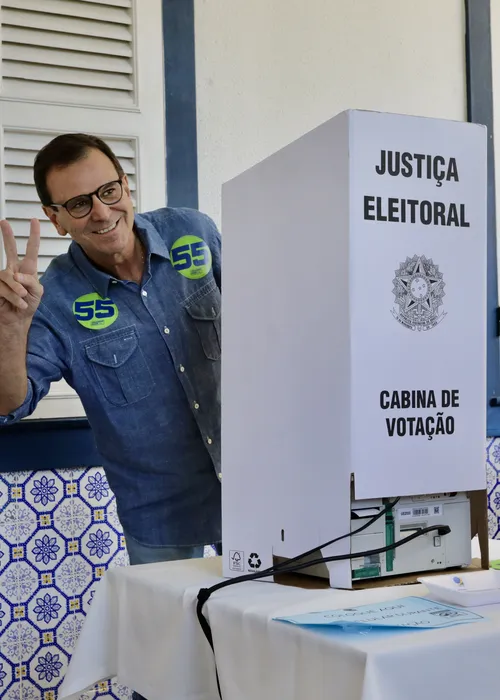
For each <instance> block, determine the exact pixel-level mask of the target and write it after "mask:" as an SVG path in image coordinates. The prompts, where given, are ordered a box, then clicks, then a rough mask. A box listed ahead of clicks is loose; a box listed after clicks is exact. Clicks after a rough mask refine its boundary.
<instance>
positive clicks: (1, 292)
mask: <svg viewBox="0 0 500 700" xmlns="http://www.w3.org/2000/svg"><path fill="white" fill-rule="evenodd" d="M3 299H5V301H8V302H9V303H10V304H12V306H14V307H15V308H16V309H20V310H21V311H25V310H26V309H27V308H28V304H27V303H26V301H25V300H24V299H23V298H22V297H20V296H19V294H16V293H15V292H14V291H13V290H12V289H11V288H10V287H8V286H7V285H6V284H4V283H3V282H0V301H1V300H3Z"/></svg>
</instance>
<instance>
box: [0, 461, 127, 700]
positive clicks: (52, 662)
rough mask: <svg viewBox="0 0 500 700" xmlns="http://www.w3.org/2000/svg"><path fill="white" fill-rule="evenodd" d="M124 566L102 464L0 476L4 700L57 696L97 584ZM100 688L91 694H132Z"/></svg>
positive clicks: (0, 682) (0, 691) (0, 679)
mask: <svg viewBox="0 0 500 700" xmlns="http://www.w3.org/2000/svg"><path fill="white" fill-rule="evenodd" d="M127 563H128V559H127V554H126V549H125V544H124V541H123V535H122V530H121V526H120V522H119V520H118V517H117V515H116V505H115V500H114V496H113V494H112V492H111V490H110V488H109V486H108V484H107V481H106V477H105V476H104V472H103V470H102V469H89V470H85V469H71V470H56V471H51V472H16V473H13V474H2V475H0V697H1V698H2V700H4V698H5V700H21V698H22V700H57V692H58V688H59V686H60V684H61V683H62V680H63V677H64V673H65V671H66V668H67V666H68V663H69V659H70V657H71V653H72V651H73V648H74V646H75V643H76V640H77V639H78V635H79V633H80V630H81V628H82V625H83V620H84V617H85V614H86V612H87V611H88V609H89V607H90V605H91V602H92V597H93V594H94V592H95V587H96V586H97V585H98V582H99V580H100V578H101V577H102V576H103V575H104V572H105V570H106V568H107V567H108V566H117V565H126V564H127ZM101 685H102V687H99V688H97V689H96V690H95V691H94V692H93V693H91V695H90V697H92V698H94V697H99V698H104V697H106V698H108V697H110V698H119V699H120V700H125V698H127V699H128V697H129V691H128V690H127V689H125V688H121V687H120V686H118V685H116V684H113V683H111V682H109V683H106V684H101Z"/></svg>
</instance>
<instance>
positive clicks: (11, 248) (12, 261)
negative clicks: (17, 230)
mask: <svg viewBox="0 0 500 700" xmlns="http://www.w3.org/2000/svg"><path fill="white" fill-rule="evenodd" d="M0 228H1V229H2V238H3V247H4V249H5V256H6V261H5V263H6V265H5V266H6V267H7V268H8V269H9V270H14V269H16V268H17V266H18V264H19V258H18V255H17V246H16V239H15V238H14V233H13V231H12V228H11V225H10V224H9V222H8V221H5V220H3V221H0Z"/></svg>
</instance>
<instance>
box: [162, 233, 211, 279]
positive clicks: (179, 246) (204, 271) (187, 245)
mask: <svg viewBox="0 0 500 700" xmlns="http://www.w3.org/2000/svg"><path fill="white" fill-rule="evenodd" d="M170 259H171V261H172V266H173V267H174V269H175V270H177V272H180V274H181V275H183V276H184V277H187V278H188V279H192V280H197V279H201V278H202V277H205V276H206V275H208V273H209V272H210V270H211V268H212V253H211V252H210V248H209V247H208V245H207V244H206V243H205V241H204V240H203V239H202V238H198V236H182V237H181V238H178V239H177V240H176V241H175V243H174V244H173V246H172V248H171V250H170Z"/></svg>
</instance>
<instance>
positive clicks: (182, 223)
mask: <svg viewBox="0 0 500 700" xmlns="http://www.w3.org/2000/svg"><path fill="white" fill-rule="evenodd" d="M135 229H136V232H137V234H138V235H139V236H140V237H141V239H142V241H143V242H144V244H145V247H146V251H147V257H146V265H145V271H144V276H143V279H142V283H141V284H140V285H138V284H136V283H134V282H129V281H120V280H117V279H114V278H113V277H112V276H111V275H109V274H107V273H105V272H103V271H101V270H99V269H97V268H96V267H94V265H93V264H92V263H91V262H90V260H89V259H88V258H87V256H86V255H85V253H84V252H83V250H82V248H81V247H80V246H78V245H77V244H76V243H75V242H72V243H71V245H70V247H69V250H68V253H67V254H65V255H61V256H58V257H57V258H56V259H55V260H54V261H53V262H52V263H51V264H50V265H49V267H48V269H47V271H46V273H45V274H44V275H43V277H42V280H41V281H42V284H43V286H44V290H45V291H44V296H43V299H42V302H41V304H40V306H39V308H38V310H37V312H36V314H35V316H34V318H33V322H32V325H31V329H30V332H29V337H28V354H27V369H28V380H29V381H28V393H27V396H26V399H25V401H24V403H23V404H22V406H20V407H19V408H18V409H16V410H15V411H13V412H12V413H11V414H10V415H9V416H4V417H1V418H0V425H1V424H2V423H3V424H9V423H12V422H14V421H17V420H19V419H21V418H24V417H25V416H27V415H29V414H30V413H31V412H32V411H33V410H34V409H35V407H36V405H37V403H38V401H40V399H41V398H43V397H44V396H45V395H46V394H47V392H48V390H49V387H50V383H51V382H53V381H57V380H59V379H61V378H64V379H65V380H66V381H67V383H68V384H69V385H70V386H71V387H73V389H74V390H75V391H76V392H77V394H78V395H79V397H80V400H81V402H82V404H83V407H84V409H85V412H86V414H87V418H88V420H89V423H90V425H91V427H92V430H93V434H94V438H95V441H96V444H97V448H98V450H99V453H100V455H101V456H102V461H103V466H104V468H105V471H106V474H107V477H108V481H109V484H110V486H111V488H112V490H113V491H114V493H115V496H116V500H117V507H118V514H119V517H120V520H121V523H122V526H123V528H124V530H125V532H126V534H129V535H130V536H131V537H133V538H134V539H135V540H137V541H138V542H141V543H143V544H147V545H151V546H165V545H195V544H208V543H213V542H217V541H219V540H220V539H221V522H220V517H221V516H220V491H221V487H220V480H221V478H222V475H221V474H220V468H221V467H220V356H221V342H220V333H221V318H220V312H221V292H220V290H221V243H220V235H219V233H218V231H217V229H216V227H215V224H214V223H213V222H212V220H211V219H210V218H208V217H207V216H205V215H203V214H201V213H200V212H197V211H195V210H190V209H172V208H165V209H160V210H157V211H153V212H148V213H146V214H141V215H136V217H135ZM184 237H187V238H184ZM180 239H182V240H180Z"/></svg>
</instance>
